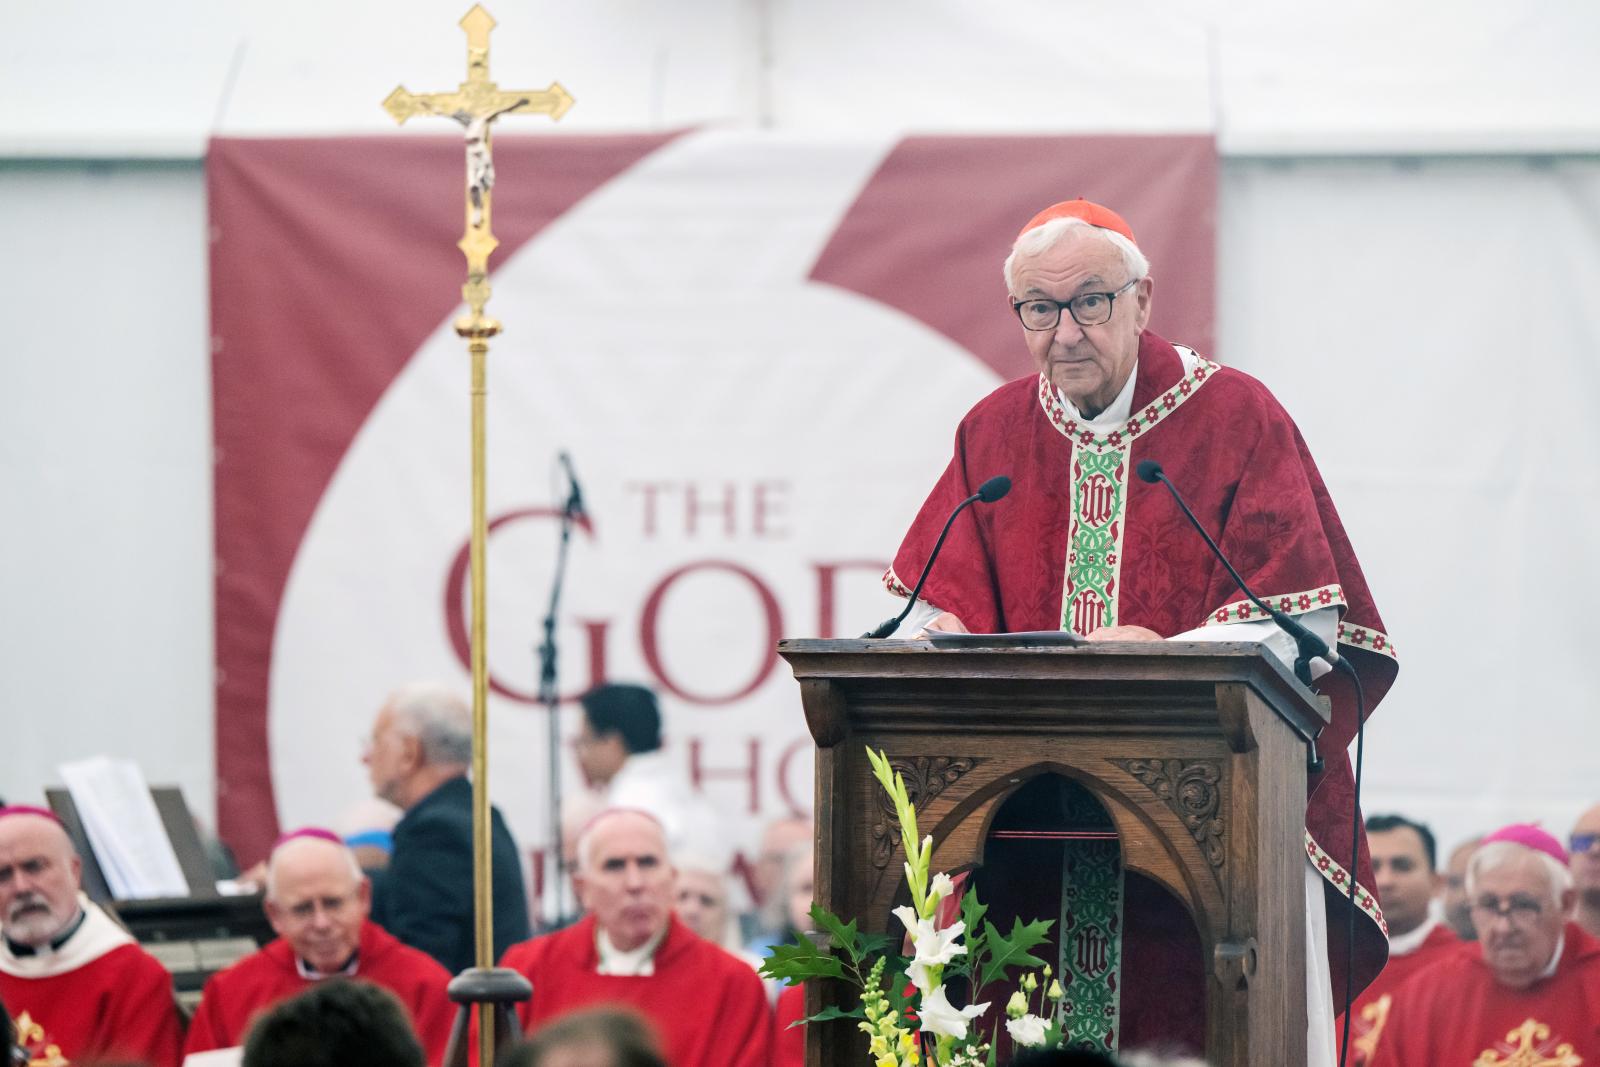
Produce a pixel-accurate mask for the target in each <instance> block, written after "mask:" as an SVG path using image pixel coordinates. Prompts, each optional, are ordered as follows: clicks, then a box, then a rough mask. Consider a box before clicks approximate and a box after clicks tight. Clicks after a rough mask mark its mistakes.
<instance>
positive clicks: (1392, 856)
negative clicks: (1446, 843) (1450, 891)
mask: <svg viewBox="0 0 1600 1067" xmlns="http://www.w3.org/2000/svg"><path fill="white" fill-rule="evenodd" d="M1367 847H1368V848H1369V849H1370V850H1371V852H1372V877H1373V881H1374V882H1375V883H1376V888H1377V890H1378V903H1379V905H1381V906H1382V908H1383V917H1384V918H1385V919H1386V920H1388V923H1389V936H1390V937H1398V936H1400V935H1402V934H1409V933H1410V932H1411V931H1413V930H1415V929H1417V928H1418V927H1419V926H1421V925H1422V924H1423V923H1425V922H1427V921H1428V909H1429V907H1430V906H1431V905H1432V903H1433V898H1434V896H1435V895H1436V894H1437V893H1438V892H1439V888H1440V884H1441V879H1440V878H1439V875H1438V873H1437V872H1436V871H1435V870H1434V869H1433V868H1434V862H1435V860H1434V844H1433V833H1432V831H1430V830H1429V829H1428V828H1427V827H1426V826H1424V825H1423V824H1421V823H1419V822H1412V821H1411V820H1410V819H1407V818H1406V817H1404V816H1403V815H1374V816H1372V818H1370V819H1368V820H1367Z"/></svg>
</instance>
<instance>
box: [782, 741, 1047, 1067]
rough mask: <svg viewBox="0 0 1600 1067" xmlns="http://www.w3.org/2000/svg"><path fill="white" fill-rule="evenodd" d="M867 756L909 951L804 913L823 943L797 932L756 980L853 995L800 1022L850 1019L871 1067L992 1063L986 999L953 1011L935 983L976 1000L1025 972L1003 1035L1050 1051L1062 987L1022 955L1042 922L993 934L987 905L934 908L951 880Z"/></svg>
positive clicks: (878, 764) (900, 790)
mask: <svg viewBox="0 0 1600 1067" xmlns="http://www.w3.org/2000/svg"><path fill="white" fill-rule="evenodd" d="M867 759H868V760H869V761H870V762H871V764H872V772H873V775H874V776H875V777H876V778H877V780H878V782H879V783H880V784H881V785H882V786H883V788H884V790H885V791H886V792H887V793H888V794H889V797H890V799H891V800H892V801H893V802H894V809H895V816H896V818H897V819H898V821H899V824H900V841H901V844H902V846H903V847H904V849H905V855H906V862H905V876H906V887H907V888H908V889H909V890H910V895H911V904H910V905H909V906H904V905H903V906H901V907H898V908H896V909H894V913H893V914H894V916H895V917H896V918H897V919H899V920H900V922H901V923H902V924H903V925H904V927H905V932H906V935H907V936H908V937H909V939H910V942H911V946H912V951H913V953H914V954H913V955H912V956H910V957H907V956H905V955H903V954H901V953H900V952H899V951H891V950H890V947H891V943H893V944H895V945H896V947H898V945H900V944H903V942H904V939H901V938H897V939H894V942H891V939H890V938H889V937H888V936H885V935H882V934H876V935H869V934H863V933H862V932H861V931H860V930H859V929H858V927H857V923H856V921H855V920H854V919H852V920H851V921H850V922H845V921H843V920H842V919H840V918H839V917H838V916H837V915H834V914H833V913H832V912H830V911H828V910H826V909H825V908H822V907H820V906H813V907H812V909H811V918H812V921H813V922H815V923H816V925H817V929H818V930H821V931H823V932H825V933H826V934H827V935H828V941H827V943H826V944H818V943H817V941H815V940H813V939H811V938H809V937H807V936H805V935H803V934H802V935H800V937H799V939H798V941H797V943H796V944H793V945H779V946H776V947H775V948H774V949H773V950H772V955H771V956H770V957H769V958H768V959H767V960H766V962H765V963H763V964H762V967H761V973H762V975H763V976H764V977H767V978H777V979H783V980H785V981H789V982H801V981H808V980H814V979H821V978H832V979H837V980H839V981H842V982H845V983H847V984H849V985H853V986H854V987H856V989H857V990H859V1001H860V1002H859V1003H858V1004H857V1005H855V1006H854V1007H843V1006H833V1007H829V1008H826V1009H825V1010H823V1011H821V1012H819V1013H818V1014H816V1015H813V1016H811V1017H810V1018H808V1019H804V1020H802V1022H805V1023H812V1022H821V1021H824V1020H829V1019H842V1018H850V1019H857V1020H859V1021H858V1022H857V1024H856V1025H857V1026H858V1027H859V1028H860V1029H861V1030H862V1031H864V1032H865V1033H866V1035H867V1038H868V1042H869V1045H868V1048H869V1054H870V1057H871V1063H872V1064H873V1067H934V1065H938V1067H980V1065H991V1067H992V1065H993V1064H994V1062H995V1056H996V1051H995V1043H996V1038H997V1037H998V1034H999V1027H1000V1025H1001V1024H1000V1021H999V1019H998V1018H995V1017H990V1018H991V1019H992V1020H993V1021H990V1020H989V1019H986V1018H985V1015H986V1013H987V1012H988V1010H989V1008H990V1006H991V1002H988V1001H985V1002H984V1003H981V1004H969V1005H967V1006H965V1007H957V1006H956V1005H954V1004H952V1003H951V1002H950V998H949V995H948V993H947V991H946V985H947V984H948V983H949V982H950V981H951V980H952V979H960V980H964V981H965V983H966V986H967V988H968V989H970V990H972V991H973V992H974V993H979V992H981V991H983V990H986V989H989V988H990V987H991V986H992V985H993V984H995V983H998V982H1004V981H1006V980H1007V975H1008V972H1010V971H1013V970H1019V969H1022V968H1035V970H1030V971H1027V972H1026V973H1024V974H1022V975H1021V977H1020V978H1019V979H1018V982H1017V988H1016V992H1014V993H1013V994H1012V995H1011V998H1010V1000H1009V1001H1008V1002H1007V1004H1006V1008H1005V1012H1004V1014H1005V1016H1006V1019H1005V1023H1004V1025H1005V1028H1006V1032H1007V1033H1008V1034H1009V1035H1010V1036H1011V1040H1012V1041H1013V1042H1015V1043H1016V1044H1017V1045H1022V1046H1055V1045H1059V1044H1061V1042H1062V1033H1063V1031H1062V1019H1061V1016H1062V1009H1061V1005H1062V1000H1063V993H1062V989H1061V983H1060V982H1059V981H1057V980H1055V979H1054V978H1052V976H1051V968H1050V966H1049V964H1047V963H1046V962H1045V961H1044V960H1041V959H1039V958H1038V957H1036V956H1034V955H1033V954H1032V952H1031V950H1032V949H1034V948H1036V947H1038V946H1039V945H1040V944H1042V943H1044V942H1045V940H1046V938H1047V937H1048V936H1049V931H1050V926H1051V922H1050V920H1048V919H1045V920H1036V921H1034V922H1023V921H1022V920H1021V919H1017V920H1014V921H1013V923H1012V927H1011V932H1010V933H1009V934H1004V933H1002V932H1001V931H1000V929H999V928H997V927H996V926H995V925H994V923H992V922H990V921H989V920H988V919H987V918H985V913H986V912H987V911H988V908H987V907H986V906H985V905H984V904H982V903H980V902H979V900H978V895H977V892H976V891H975V890H969V891H968V892H967V893H966V895H965V896H963V897H962V898H961V902H960V918H959V919H955V918H954V915H955V912H954V909H953V906H950V907H941V905H942V904H944V903H945V902H946V901H948V900H949V899H950V898H951V897H952V896H953V895H954V893H955V883H954V882H953V881H952V879H951V878H950V876H949V875H948V874H945V873H942V872H941V873H939V874H932V875H931V876H930V873H929V864H930V861H931V859H932V856H933V838H932V837H931V836H927V837H919V834H918V831H917V811H916V808H915V806H914V805H913V804H912V803H911V799H910V797H909V796H907V794H906V785H905V780H904V779H903V778H902V777H901V775H900V774H899V773H898V772H896V771H895V770H894V769H893V768H892V767H891V766H890V765H889V760H888V758H887V757H886V756H884V754H883V753H882V752H877V751H874V750H872V749H870V748H869V749H867ZM952 919H953V921H950V920H952ZM995 1014H996V1016H998V1014H999V1013H995ZM985 1022H988V1027H987V1029H985V1027H984V1025H983V1024H984V1023H985ZM797 1025H798V1024H797Z"/></svg>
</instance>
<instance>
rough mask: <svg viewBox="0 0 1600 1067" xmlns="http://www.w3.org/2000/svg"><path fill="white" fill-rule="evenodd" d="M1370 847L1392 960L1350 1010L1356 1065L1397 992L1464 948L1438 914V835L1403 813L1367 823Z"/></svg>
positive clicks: (1368, 1054) (1367, 1055) (1369, 1052)
mask: <svg viewBox="0 0 1600 1067" xmlns="http://www.w3.org/2000/svg"><path fill="white" fill-rule="evenodd" d="M1367 847H1368V849H1369V850H1370V851H1371V853H1372V876H1373V878H1374V879H1375V880H1376V881H1377V888H1378V903H1379V904H1380V905H1382V906H1383V917H1384V918H1385V919H1386V920H1387V921H1388V923H1389V962H1388V963H1387V964H1386V965H1385V966H1384V968H1383V970H1382V971H1380V972H1379V974H1378V977H1377V978H1374V979H1373V980H1372V984H1371V985H1369V986H1367V988H1366V989H1365V990H1363V991H1362V993H1361V995H1360V996H1359V997H1357V998H1356V1000H1355V1003H1354V1005H1352V1007H1351V1009H1350V1011H1351V1017H1350V1033H1351V1057H1350V1062H1351V1063H1356V1064H1361V1063H1365V1062H1367V1060H1369V1059H1371V1057H1372V1048H1373V1046H1374V1045H1375V1044H1376V1043H1377V1040H1378V1037H1379V1036H1380V1035H1381V1034H1382V1032H1383V1027H1384V1021H1385V1019H1386V1018H1387V1017H1388V1014H1389V1008H1390V1006H1391V1004H1392V1003H1393V1000H1394V997H1393V993H1394V990H1396V989H1398V988H1399V987H1400V986H1401V985H1402V984H1403V983H1404V982H1405V981H1406V979H1408V978H1410V977H1411V976H1412V975H1414V974H1416V973H1417V972H1418V971H1420V970H1422V969H1423V968H1424V967H1427V966H1428V965H1429V964H1431V963H1433V962H1435V961H1436V960H1438V959H1440V958H1442V956H1443V955H1444V954H1445V953H1448V952H1450V951H1451V950H1453V949H1456V948H1458V947H1460V945H1461V939H1460V938H1458V937H1457V936H1456V935H1455V933H1454V932H1452V931H1451V929H1450V927H1449V925H1448V924H1447V923H1445V922H1443V921H1441V920H1440V919H1439V918H1437V917H1436V916H1434V914H1433V900H1434V897H1436V896H1437V895H1438V893H1439V889H1440V886H1441V884H1442V883H1443V879H1442V878H1441V877H1440V875H1439V872H1438V871H1436V870H1435V869H1434V864H1435V862H1436V859H1435V845H1434V840H1433V831H1431V830H1429V829H1428V828H1427V827H1426V826H1424V825H1423V824H1422V823H1419V822H1412V821H1411V820H1410V819H1407V818H1406V817H1404V816H1403V815H1374V816H1372V817H1371V818H1370V819H1368V820H1367Z"/></svg>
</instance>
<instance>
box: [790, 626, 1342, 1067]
mask: <svg viewBox="0 0 1600 1067" xmlns="http://www.w3.org/2000/svg"><path fill="white" fill-rule="evenodd" d="M779 652H780V653H781V654H782V655H783V657H784V658H785V659H787V660H788V661H789V664H790V666H791V667H792V668H793V669H794V674H795V677H796V678H797V679H798V680H799V682H800V688H801V694H802V699H803V702H804V706H805V715H806V722H807V724H808V725H809V726H810V729H811V735H812V737H813V738H814V739H815V741H816V744H817V757H816V758H817V767H816V777H817V783H816V818H817V869H816V900H817V902H818V903H820V904H821V905H823V906H824V907H826V908H828V909H830V910H832V911H833V912H835V913H836V914H838V915H841V916H844V917H846V918H849V917H855V918H858V919H859V920H860V922H861V927H862V929H863V930H865V931H870V932H878V933H881V932H885V931H887V930H889V929H890V928H891V923H892V921H893V917H892V916H891V914H890V912H891V910H892V909H893V908H894V906H895V905H896V904H898V903H903V902H904V895H905V886H904V881H903V877H902V871H901V864H902V862H903V861H904V858H905V857H904V856H903V855H902V854H901V849H900V845H899V832H898V828H897V826H896V824H895V821H894V816H893V812H892V810H891V809H888V808H886V807H885V806H884V804H883V803H881V802H880V801H881V797H882V790H881V788H880V787H879V786H878V784H877V782H876V781H874V780H873V777H872V771H871V768H870V767H869V765H868V763H867V759H866V755H865V750H866V748H867V747H868V746H871V747H873V748H879V749H882V750H883V751H884V752H885V753H886V754H887V755H888V757H889V759H890V761H891V762H892V763H893V765H894V766H895V768H896V769H897V770H899V771H900V772H901V773H902V774H903V776H904V778H905V781H906V787H907V789H908V790H909V791H910V795H911V799H912V801H913V803H915V804H916V806H917V813H918V822H919V824H920V826H921V829H922V832H923V833H925V834H932V836H933V841H934V849H933V870H935V871H950V872H955V871H958V870H962V869H966V868H972V867H976V866H978V865H981V864H982V863H983V859H984V843H985V839H986V837H987V834H988V829H989V825H990V823H991V821H992V820H993V818H994V815H995V813H996V811H997V810H998V809H999V807H1000V805H1001V803H1002V802H1003V801H1004V800H1005V798H1006V797H1007V796H1008V795H1010V794H1011V793H1013V792H1014V791H1015V790H1017V789H1018V788H1019V787H1020V786H1021V785H1022V784H1023V783H1024V782H1027V781H1028V780H1030V779H1033V778H1036V777H1037V776H1039V775H1041V774H1058V775H1063V776H1065V777H1068V778H1071V779H1073V780H1075V781H1077V782H1078V783H1080V784H1081V785H1083V786H1084V787H1085V788H1087V789H1088V790H1089V791H1090V792H1091V793H1092V794H1093V795H1094V796H1095V798H1096V799H1097V800H1098V801H1099V802H1100V803H1101V804H1102V805H1103V806H1104V807H1105V809H1106V811H1107V812H1108V813H1109V815H1110V816H1111V820H1112V823H1113V824H1114V826H1115V828H1116V830H1117V834H1118V837H1119V839H1120V845H1121V849H1122V862H1123V866H1124V868H1125V869H1127V870H1131V871H1136V872H1138V873H1140V874H1143V875H1145V876H1146V877H1149V878H1152V879H1154V880H1155V881H1157V882H1158V883H1160V884H1161V885H1162V886H1164V887H1165V888H1166V889H1167V890H1168V891H1169V892H1170V893H1172V894H1173V895H1174V896H1175V897H1176V898H1177V899H1178V900H1179V901H1181V902H1182V903H1183V904H1184V906H1186V907H1187V908H1188V910H1189V913H1190V915H1191V916H1192V918H1193V920H1194V924H1195V928H1196V930H1197V931H1198V933H1199V938H1200V944H1201V946H1202V948H1203V950H1204V952H1205V953H1206V956H1207V958H1208V959H1209V960H1210V977H1209V980H1208V983H1207V989H1206V1049H1205V1053H1206V1058H1207V1060H1208V1061H1209V1062H1210V1063H1211V1064H1213V1065H1214V1067H1246V1065H1252V1067H1259V1065H1271V1067H1296V1065H1300V1067H1303V1065H1304V1063H1305V1059H1306V993H1305V989H1306V984H1305V944H1306V934H1305V921H1306V916H1305V888H1304V884H1305V883H1304V879H1305V875H1304V871H1305V863H1306V852H1305V845H1304V836H1305V803H1306V799H1305V798H1306V759H1307V742H1308V741H1309V740H1311V739H1313V738H1314V737H1315V736H1316V733H1317V732H1318V731H1319V730H1320V729H1321V728H1322V726H1323V725H1324V724H1325V723H1326V722H1327V713H1326V711H1325V710H1324V709H1323V707H1322V705H1321V704H1320V703H1319V702H1318V700H1317V698H1316V696H1315V695H1314V694H1313V693H1312V692H1311V691H1310V690H1308V689H1306V688H1305V687H1304V686H1302V685H1301V684H1300V683H1299V682H1298V681H1297V680H1296V679H1295V678H1294V676H1293V675H1292V674H1291V673H1290V672H1289V671H1288V670H1287V669H1285V668H1284V667H1283V666H1281V665H1280V664H1279V663H1278V661H1277V660H1276V659H1274V658H1272V657H1271V656H1270V655H1267V654H1264V653H1262V652H1261V651H1260V649H1259V646H1257V645H1254V644H1233V643H1211V642H1193V643H1187V642H1186V643H1176V642H1163V643H1160V644H1147V643H1115V644H1110V643H1108V644H1096V645H1087V646H1079V647H1073V648H1044V647H1026V646H1023V647H995V648H963V649H949V648H944V649H936V648H934V647H933V646H932V645H931V644H929V643H928V642H925V641H861V640H796V641H784V642H782V643H781V644H780V645H779ZM1049 917H1050V916H1040V918H1049ZM840 992H841V991H840V990H839V989H836V988H829V987H828V986H826V985H823V986H818V987H816V988H814V989H810V990H808V991H807V1014H814V1013H816V1012H818V1011H820V1010H822V1008H823V1007H824V1006H825V1005H827V1004H829V1003H833V1002H834V998H835V997H837V996H838V995H839V994H840ZM995 1010H997V1009H996V1008H991V1009H990V1011H991V1012H994V1011H995ZM990 1021H992V1019H991V1020H990ZM854 1025H855V1021H854V1020H852V1019H842V1020H835V1021H831V1022H826V1023H820V1024H813V1025H812V1026H809V1027H807V1037H806V1063H807V1064H808V1067H822V1065H825V1064H826V1065H838V1067H844V1065H848V1064H855V1063H866V1062H867V1058H866V1051H865V1050H866V1040H865V1037H864V1035H862V1034H861V1033H860V1031H858V1030H856V1029H854Z"/></svg>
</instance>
